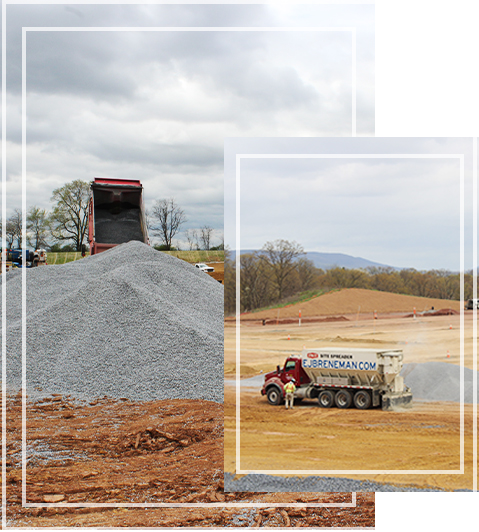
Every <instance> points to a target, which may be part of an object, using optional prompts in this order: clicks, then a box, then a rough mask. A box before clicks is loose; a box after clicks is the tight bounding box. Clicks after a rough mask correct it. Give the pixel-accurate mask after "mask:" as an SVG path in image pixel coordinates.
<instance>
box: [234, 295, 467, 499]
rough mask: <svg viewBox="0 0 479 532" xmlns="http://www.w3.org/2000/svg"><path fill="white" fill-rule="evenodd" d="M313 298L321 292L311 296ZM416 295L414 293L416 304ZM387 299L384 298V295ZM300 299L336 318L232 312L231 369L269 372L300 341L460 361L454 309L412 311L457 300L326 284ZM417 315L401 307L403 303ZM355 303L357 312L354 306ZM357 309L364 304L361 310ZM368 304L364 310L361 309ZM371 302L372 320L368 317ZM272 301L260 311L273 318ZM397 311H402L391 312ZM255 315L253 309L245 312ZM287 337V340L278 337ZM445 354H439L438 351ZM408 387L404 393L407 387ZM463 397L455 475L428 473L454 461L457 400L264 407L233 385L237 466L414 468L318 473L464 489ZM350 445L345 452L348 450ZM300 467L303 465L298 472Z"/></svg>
mask: <svg viewBox="0 0 479 532" xmlns="http://www.w3.org/2000/svg"><path fill="white" fill-rule="evenodd" d="M322 298H325V299H324V300H323V301H321V299H322ZM418 301H421V303H422V304H421V305H420V303H419V302H418ZM388 302H389V303H388ZM309 303H310V304H311V305H310V306H309V307H308V306H307V304H304V303H302V304H301V310H302V317H303V318H304V317H305V316H310V317H313V316H314V315H313V314H311V312H313V310H311V309H313V305H314V308H315V309H316V310H314V312H318V316H322V317H325V316H343V317H344V318H345V319H342V320H341V321H318V322H316V323H314V322H313V323H302V324H301V326H299V324H298V322H297V321H296V322H295V323H287V324H285V323H281V322H279V323H278V324H276V321H275V320H274V319H273V320H272V321H271V322H269V324H268V322H266V325H264V326H263V325H262V322H261V321H256V320H255V321H248V318H251V317H252V316H253V315H252V314H245V315H243V316H242V326H241V338H240V340H241V376H242V377H250V376H253V375H257V374H259V373H260V372H267V371H272V370H274V369H275V367H276V365H277V364H280V365H283V363H284V360H285V358H286V357H287V356H288V355H290V354H292V353H298V352H300V351H301V350H302V349H303V348H305V347H306V348H314V347H321V346H327V345H334V346H338V347H339V346H341V345H348V346H351V345H354V346H356V347H372V348H376V347H380V348H382V347H384V348H396V349H398V348H400V349H402V350H403V352H404V357H405V358H404V362H405V363H410V362H415V363H421V362H430V361H440V362H447V363H452V364H459V363H460V315H459V314H455V315H449V316H428V315H424V316H421V315H420V314H419V312H420V311H422V310H424V309H430V308H431V307H434V308H435V309H436V310H438V309H441V308H449V309H454V310H457V311H459V309H460V304H459V302H453V301H441V300H428V299H423V298H408V296H398V295H396V294H387V293H379V292H369V291H366V290H344V291H341V292H333V293H329V294H326V295H324V296H321V297H319V298H317V299H316V300H313V301H310V302H309ZM414 306H415V307H416V310H417V312H418V315H417V317H416V318H415V319H414V318H412V317H409V318H407V317H402V316H404V315H406V314H411V313H412V309H413V307H414ZM358 307H361V312H360V313H359V314H358ZM363 309H364V310H365V313H363ZM371 309H372V310H371ZM298 310H299V307H298V306H296V308H295V307H289V308H288V309H281V315H280V317H287V316H288V314H287V313H290V314H289V315H291V316H298ZM374 311H377V316H378V319H373V314H372V313H373V312H374ZM275 313H276V315H277V310H271V311H264V314H263V315H264V316H265V318H276V315H275ZM401 313H402V314H401ZM255 317H256V316H255ZM464 319H465V334H464V365H465V366H466V367H468V368H472V367H473V356H472V355H473V351H472V311H468V312H465V315H464ZM225 325H226V326H225V376H226V378H233V377H234V375H235V356H236V349H235V327H234V322H232V321H230V320H226V322H225ZM288 338H289V339H288ZM448 355H449V356H448ZM412 391H413V394H414V390H412ZM234 393H235V392H234V387H233V386H226V387H225V470H226V471H229V472H234V471H235V395H234ZM472 414H473V413H472V405H467V404H466V405H465V409H464V437H465V451H464V452H465V460H464V464H465V466H464V467H465V469H464V473H463V474H459V473H446V474H435V473H434V471H437V470H443V471H446V470H459V469H460V465H461V464H460V405H459V404H457V403H445V402H444V403H441V402H435V403H433V402H419V401H414V403H413V407H412V408H411V409H408V410H403V411H398V412H383V411H382V410H377V409H374V410H368V411H361V412H360V411H357V410H355V409H351V410H338V409H331V410H323V409H321V408H319V407H318V406H317V405H316V403H315V402H312V401H304V402H303V403H302V404H301V405H299V404H298V405H296V407H295V409H294V411H286V410H285V409H284V407H283V406H276V407H275V406H271V405H269V404H268V402H267V400H266V399H265V398H263V397H262V396H261V395H260V394H259V392H254V391H252V390H251V389H248V388H246V389H244V390H243V391H242V393H241V469H242V470H246V469H248V470H253V471H257V470H305V471H316V470H322V471H323V470H327V471H338V470H344V471H351V470H355V471H356V470H388V471H390V470H424V471H431V472H428V473H425V474H423V473H414V474H402V473H394V474H393V473H391V474H382V473H381V474H378V473H374V474H369V475H368V474H362V473H361V474H358V475H352V474H349V473H328V474H327V475H324V476H343V477H347V478H361V479H372V480H375V481H377V482H391V483H394V484H398V485H399V484H401V485H406V486H417V487H431V486H432V487H433V488H436V489H444V490H454V489H472V421H473V417H472ZM352 450H354V452H352ZM308 474H309V473H308Z"/></svg>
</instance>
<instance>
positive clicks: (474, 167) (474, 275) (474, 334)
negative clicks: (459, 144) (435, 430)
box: [472, 137, 478, 491]
mask: <svg viewBox="0 0 479 532" xmlns="http://www.w3.org/2000/svg"><path fill="white" fill-rule="evenodd" d="M477 163H478V161H477V137H474V138H473V139H472V297H473V298H474V299H477ZM472 364H473V366H472V369H473V371H474V374H473V375H474V377H473V381H472V395H473V401H474V403H473V406H472V435H473V436H472V437H473V439H472V491H477V308H476V306H475V305H473V308H472Z"/></svg>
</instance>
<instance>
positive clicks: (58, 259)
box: [47, 251, 90, 266]
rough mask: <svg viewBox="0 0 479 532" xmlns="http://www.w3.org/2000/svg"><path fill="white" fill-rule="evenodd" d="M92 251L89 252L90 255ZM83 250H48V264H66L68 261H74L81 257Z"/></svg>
mask: <svg viewBox="0 0 479 532" xmlns="http://www.w3.org/2000/svg"><path fill="white" fill-rule="evenodd" d="M89 255H90V253H88V252H87V254H86V256H87V257H88V256H89ZM81 258H82V256H81V251H64V252H59V253H54V252H52V251H48V252H47V264H48V265H49V266H52V265H53V264H66V263H67V262H73V261H74V260H78V259H81Z"/></svg>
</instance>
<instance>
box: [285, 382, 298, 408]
mask: <svg viewBox="0 0 479 532" xmlns="http://www.w3.org/2000/svg"><path fill="white" fill-rule="evenodd" d="M295 382H296V381H295V380H294V379H291V380H290V381H289V382H287V383H286V384H285V385H284V391H285V393H286V408H288V406H291V410H292V409H293V408H294V406H293V403H294V392H295V391H296V386H295V385H294V383H295Z"/></svg>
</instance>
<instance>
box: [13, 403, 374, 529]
mask: <svg viewBox="0 0 479 532" xmlns="http://www.w3.org/2000/svg"><path fill="white" fill-rule="evenodd" d="M21 408H22V402H21V396H17V397H11V398H9V399H8V402H7V461H6V469H7V476H6V484H7V501H8V504H7V514H6V518H7V525H8V526H10V527H12V526H16V527H59V526H62V527H72V526H74V527H79V526H91V527H233V526H235V527H248V526H270V527H283V526H355V527H358V526H364V527H365V526H367V527H372V526H374V494H358V500H357V505H356V506H355V507H342V508H341V507H329V508H328V507H324V508H309V507H308V508H307V507H303V506H302V504H310V503H325V504H341V505H344V504H347V503H351V494H350V493H335V494H329V493H314V494H312V493H295V494H294V495H291V494H281V495H276V494H264V493H258V494H254V495H253V494H241V493H240V494H230V493H224V486H223V405H220V404H218V403H212V402H209V401H200V400H172V401H152V402H131V401H122V400H111V399H107V398H103V399H97V400H93V401H91V402H90V403H89V404H84V403H83V404H81V403H78V402H76V401H74V400H73V399H72V398H71V397H65V396H60V395H56V396H53V397H51V398H50V399H48V400H42V401H38V402H36V403H30V402H29V403H27V423H26V428H27V456H28V464H27V472H26V483H25V488H26V502H27V503H28V504H38V505H42V506H43V507H23V506H22V469H21V460H22V454H21V431H22V422H21V417H22V416H21ZM252 502H255V503H262V504H264V506H263V507H259V508H254V507H248V506H247V504H248V503H252ZM105 503H106V504H109V505H110V507H101V506H98V507H88V506H89V505H94V504H105ZM141 503H146V504H155V503H166V504H171V505H175V504H180V505H181V504H192V505H195V504H198V505H199V506H196V507H176V508H174V507H173V508H159V507H156V508H155V507H149V508H141V507H124V506H123V507H122V504H141ZM278 503H284V504H286V505H287V504H291V503H293V504H297V505H298V506H297V507H290V506H286V507H275V506H274V505H275V504H278ZM65 504H76V505H77V507H67V506H63V507H62V506H61V505H65ZM201 504H207V505H217V506H206V507H201ZM228 504H238V506H236V507H228V506H225V505H228ZM48 505H54V506H48Z"/></svg>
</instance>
